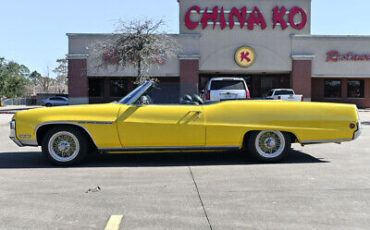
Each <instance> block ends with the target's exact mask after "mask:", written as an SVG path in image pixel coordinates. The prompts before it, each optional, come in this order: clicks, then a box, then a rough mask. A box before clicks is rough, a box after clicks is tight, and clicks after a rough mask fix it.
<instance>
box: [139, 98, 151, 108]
mask: <svg viewBox="0 0 370 230" xmlns="http://www.w3.org/2000/svg"><path fill="white" fill-rule="evenodd" d="M148 104H150V103H149V99H148V97H147V96H141V97H140V99H139V105H140V106H143V105H148Z"/></svg>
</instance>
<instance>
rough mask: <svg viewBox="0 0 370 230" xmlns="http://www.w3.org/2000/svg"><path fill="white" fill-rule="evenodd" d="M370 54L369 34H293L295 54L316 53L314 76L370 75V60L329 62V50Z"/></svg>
mask: <svg viewBox="0 0 370 230" xmlns="http://www.w3.org/2000/svg"><path fill="white" fill-rule="evenodd" d="M333 50H337V51H339V52H340V53H343V54H345V53H348V52H353V53H357V54H370V37H368V36H302V35H299V36H293V37H292V53H293V54H294V55H307V54H308V55H314V58H313V62H312V75H313V77H348V78H356V77H370V61H340V62H327V61H326V59H327V52H329V51H333Z"/></svg>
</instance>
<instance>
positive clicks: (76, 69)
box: [68, 58, 89, 105]
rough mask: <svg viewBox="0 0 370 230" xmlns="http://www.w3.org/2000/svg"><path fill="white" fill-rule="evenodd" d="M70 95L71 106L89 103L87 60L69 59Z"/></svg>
mask: <svg viewBox="0 0 370 230" xmlns="http://www.w3.org/2000/svg"><path fill="white" fill-rule="evenodd" d="M68 93H69V103H70V104H71V105H75V104H88V103H89V86H88V80H87V61H86V58H84V59H75V58H69V59H68Z"/></svg>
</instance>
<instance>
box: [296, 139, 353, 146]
mask: <svg viewBox="0 0 370 230" xmlns="http://www.w3.org/2000/svg"><path fill="white" fill-rule="evenodd" d="M352 140H353V139H334V140H314V141H302V142H301V143H302V144H304V145H308V144H320V143H336V142H344V141H352Z"/></svg>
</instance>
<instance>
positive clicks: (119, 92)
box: [110, 79, 130, 97]
mask: <svg viewBox="0 0 370 230" xmlns="http://www.w3.org/2000/svg"><path fill="white" fill-rule="evenodd" d="M129 83H130V82H129V80H128V79H111V80H110V96H111V97H124V96H126V95H127V94H128V93H129V88H130V85H129Z"/></svg>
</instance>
